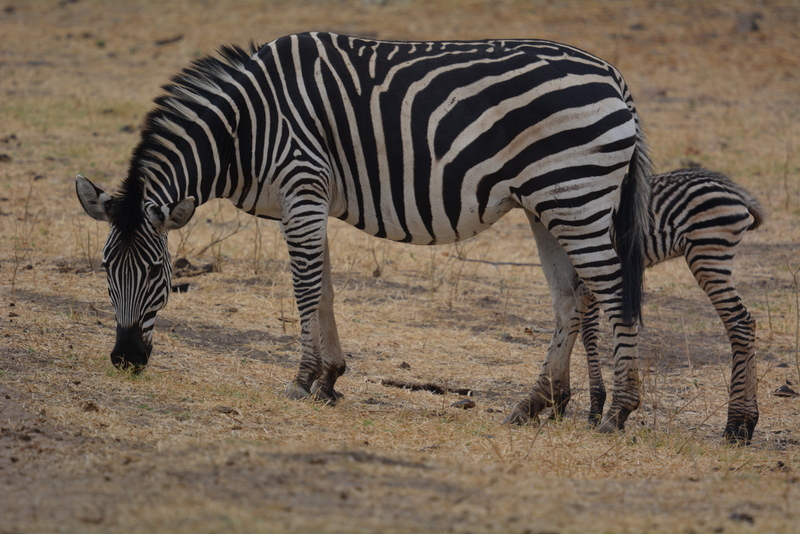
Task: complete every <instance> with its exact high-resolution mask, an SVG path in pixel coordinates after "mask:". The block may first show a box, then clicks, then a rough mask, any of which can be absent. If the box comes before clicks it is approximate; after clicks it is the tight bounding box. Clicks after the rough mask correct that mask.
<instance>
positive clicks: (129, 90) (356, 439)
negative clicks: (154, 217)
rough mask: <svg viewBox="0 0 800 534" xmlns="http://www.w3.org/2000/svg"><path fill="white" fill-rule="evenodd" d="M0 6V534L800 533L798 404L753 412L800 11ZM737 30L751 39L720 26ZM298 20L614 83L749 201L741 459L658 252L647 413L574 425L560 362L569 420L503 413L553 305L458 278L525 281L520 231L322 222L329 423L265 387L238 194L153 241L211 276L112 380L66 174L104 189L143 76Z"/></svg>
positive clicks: (789, 281)
mask: <svg viewBox="0 0 800 534" xmlns="http://www.w3.org/2000/svg"><path fill="white" fill-rule="evenodd" d="M7 6H8V7H7V8H6V9H5V10H4V11H3V12H2V13H0V39H1V40H2V42H3V43H7V46H6V47H4V49H3V50H2V51H0V92H1V94H2V98H3V105H2V106H0V154H7V155H8V156H9V157H10V158H11V161H10V162H2V163H0V183H2V190H1V191H2V192H1V193H0V273H2V275H1V276H0V284H2V288H3V289H2V306H3V308H2V309H3V313H2V314H1V315H2V317H0V324H2V336H3V337H2V345H0V403H1V404H0V479H2V480H3V484H2V485H0V502H2V503H3V505H2V507H0V508H2V512H0V532H52V531H65V532H193V533H196V532H221V531H225V532H281V531H293V532H318V531H330V532H351V531H353V532H409V531H452V532H481V531H498V532H565V533H566V532H726V533H728V532H750V531H754V530H757V531H759V532H794V531H796V529H797V526H796V525H797V520H798V507H797V504H796V503H797V499H798V491H800V487H799V486H798V480H800V479H799V478H798V475H797V471H798V469H800V456H799V454H800V445H799V444H800V441H798V440H800V437H798V432H797V428H798V426H799V425H800V405H799V404H798V402H800V400H797V399H793V398H781V397H777V396H773V395H771V392H772V391H774V390H775V389H776V388H777V387H778V386H780V385H782V384H784V383H785V382H786V381H787V380H788V381H791V382H792V383H793V384H795V385H796V384H797V383H798V378H800V377H798V370H797V363H796V362H797V357H798V356H797V355H798V347H797V341H796V335H797V317H798V311H797V300H796V299H797V291H798V290H797V285H796V284H795V283H794V281H793V278H792V273H793V272H794V271H795V270H796V269H797V268H798V267H799V266H800V218H798V213H800V180H798V174H799V171H800V160H799V159H798V142H799V140H800V137H798V128H799V126H798V120H797V119H798V113H800V97H798V95H800V91H798V88H800V86H799V85H798V77H797V76H798V75H797V73H798V72H800V68H798V67H799V65H798V59H797V56H796V50H797V48H798V46H800V34H799V33H798V30H797V28H798V22H800V10H799V9H798V8H797V6H796V5H795V4H793V3H791V2H783V3H781V2H764V3H762V4H759V7H758V8H753V7H752V6H751V4H750V3H749V2H744V1H741V2H737V1H732V2H726V3H724V4H723V3H719V4H715V5H705V4H704V5H698V4H697V3H696V2H672V3H667V4H660V3H654V2H646V1H638V0H631V1H626V2H616V3H611V4H601V3H588V4H583V3H580V2H564V3H552V4H551V3H544V2H535V3H528V2H521V1H520V2H514V1H506V2H484V1H478V0H469V1H465V2H452V1H449V2H448V1H446V0H433V1H427V2H415V1H410V2H405V1H400V0H396V1H393V0H389V1H387V2H368V1H355V0H353V1H349V2H330V3H328V2H322V1H316V2H305V3H302V4H299V3H298V2H271V3H265V2H255V1H246V2H235V3H234V2H208V3H190V2H169V3H164V2H152V1H141V2H127V3H125V4H124V5H122V4H114V5H113V7H112V5H111V4H109V3H105V2H100V1H99V0H94V1H93V0H79V1H77V2H61V3H57V2H55V1H52V2H50V1H48V2H44V1H38V2H37V1H33V2H25V3H24V4H23V3H19V4H7ZM754 12H758V13H760V14H761V18H759V19H756V20H755V22H756V23H757V25H758V26H759V29H758V30H757V31H745V30H737V26H739V25H740V24H744V25H745V27H746V26H747V25H746V24H745V23H746V22H747V20H748V18H747V17H748V14H751V13H754ZM742 21H744V22H742ZM308 29H321V30H335V31H339V32H342V33H353V34H360V35H368V36H370V35H371V36H376V37H380V38H409V39H418V38H422V39H425V38H442V39H448V38H460V39H469V38H478V37H497V36H503V37H542V38H550V39H554V40H558V41H563V42H569V43H570V44H574V45H577V46H581V47H583V48H586V49H588V50H590V51H592V52H594V53H597V54H598V55H600V56H601V57H605V58H607V59H609V60H611V61H612V62H614V63H615V64H616V65H617V66H618V67H619V68H620V69H621V70H622V71H623V73H624V74H625V75H626V79H627V81H628V83H629V84H630V86H631V87H632V89H633V91H634V94H635V96H636V97H637V104H638V106H639V109H640V112H641V114H642V116H643V117H644V120H645V121H646V126H647V131H648V135H649V140H650V145H651V147H652V150H653V156H654V160H655V162H656V166H657V168H658V170H667V169H671V168H675V167H678V166H681V165H684V164H686V163H687V162H689V161H694V162H698V163H701V164H703V165H705V166H708V167H710V168H713V169H718V170H720V171H723V172H726V173H729V174H731V175H732V176H733V177H734V178H735V179H736V180H737V181H738V182H740V183H742V184H743V185H745V186H746V187H748V188H750V189H751V190H753V191H754V192H755V193H756V194H757V195H758V196H759V197H760V198H761V199H762V201H763V203H764V204H765V205H766V206H767V207H768V208H769V210H770V212H771V217H770V220H769V222H768V224H767V225H766V226H765V227H764V228H763V229H759V230H757V231H755V232H752V233H751V235H748V236H747V238H746V239H745V241H744V243H743V245H742V247H741V249H740V253H739V256H738V257H737V275H738V280H739V282H738V284H739V289H740V292H741V293H742V295H743V297H744V299H745V302H746V303H747V304H748V306H749V307H750V309H751V311H752V312H753V314H754V315H755V316H756V319H757V321H758V324H759V333H758V344H759V345H758V348H759V354H760V362H759V375H760V376H761V383H760V386H759V396H760V406H761V414H762V415H761V421H760V422H759V425H758V427H757V429H756V437H755V440H754V443H753V445H752V446H750V447H748V448H735V447H726V446H723V445H722V443H721V439H720V435H721V432H722V428H723V426H724V421H725V410H726V405H725V403H726V400H727V391H726V384H727V381H728V380H729V373H730V370H729V363H728V361H729V358H730V356H729V347H728V345H727V340H726V338H725V335H724V330H723V329H722V326H721V324H720V322H719V319H718V318H717V317H716V314H715V313H714V311H713V308H712V307H711V305H710V304H709V303H708V301H707V299H706V297H705V295H704V294H703V293H702V291H701V290H700V289H699V288H698V287H697V286H696V284H695V282H694V280H693V278H692V277H691V274H690V273H689V271H688V270H687V269H686V267H685V265H683V264H682V263H681V262H679V261H676V262H672V263H668V264H665V265H661V266H658V267H656V268H654V269H652V270H651V271H649V273H648V277H647V300H646V316H645V319H646V323H647V328H646V330H645V332H644V333H643V336H642V345H641V349H640V352H641V356H642V363H641V366H642V369H643V377H644V387H645V403H644V405H643V407H642V408H641V409H640V410H639V411H638V412H636V413H635V414H634V415H633V416H632V417H631V420H630V423H629V430H628V431H627V432H626V433H625V434H621V435H615V436H604V435H599V434H597V433H595V432H593V431H591V430H589V429H588V428H587V427H586V425H585V423H584V421H585V419H586V416H587V408H588V385H587V380H586V373H585V364H584V357H585V356H584V354H583V351H582V350H581V349H576V354H575V358H574V362H573V369H572V375H573V391H574V398H573V401H572V403H571V405H570V407H569V410H568V413H567V418H566V419H565V420H564V421H560V422H555V423H551V422H548V423H546V424H544V425H542V426H532V427H527V428H514V427H508V426H504V425H502V424H501V423H500V421H501V420H502V418H503V415H504V413H505V412H507V411H508V409H509V407H510V406H511V405H512V404H513V402H514V401H515V400H516V399H518V398H519V397H520V396H522V395H524V394H525V391H526V390H527V388H528V387H529V386H530V385H531V384H532V382H533V380H534V378H535V376H536V374H537V373H538V366H539V364H540V362H541V360H542V358H543V357H544V353H545V350H546V348H547V344H548V342H549V336H550V334H549V331H550V328H551V322H552V318H551V314H550V304H549V295H548V292H547V286H546V283H545V281H544V278H543V275H542V273H541V271H540V270H538V269H537V268H536V267H530V266H528V267H526V266H510V265H509V266H494V265H490V264H486V263H479V262H465V261H462V259H461V258H465V257H466V258H469V259H474V260H493V261H497V260H499V261H504V262H516V263H523V264H524V263H532V262H536V261H537V258H536V252H535V246H534V244H533V240H532V239H530V236H529V230H528V229H527V224H526V223H525V220H524V217H523V216H522V215H521V214H518V213H512V214H510V215H509V216H508V217H506V218H505V219H504V220H502V221H501V222H500V223H499V224H497V225H496V226H495V227H493V228H492V229H490V230H488V231H487V232H485V233H484V234H482V235H481V236H478V238H476V239H474V240H471V241H468V242H465V243H463V244H461V245H458V246H450V247H441V248H423V247H413V246H404V245H399V244H396V243H388V242H383V241H379V240H375V239H373V238H370V237H367V236H365V235H364V234H362V233H359V232H358V231H356V230H354V229H352V228H350V227H347V226H346V225H343V224H340V223H339V222H338V221H331V226H330V232H329V236H330V239H331V244H332V257H333V262H334V281H335V283H336V287H337V305H336V309H337V314H338V315H337V320H338V322H339V327H340V334H341V338H342V341H343V345H344V349H345V352H346V353H347V354H348V363H349V366H350V369H349V372H348V374H347V375H345V376H344V377H343V378H342V379H341V383H340V388H341V390H342V391H343V392H344V393H345V394H346V399H345V400H344V401H343V402H342V403H341V405H340V406H337V407H336V408H327V407H323V406H319V405H316V404H314V403H310V402H290V401H288V400H286V399H284V398H283V397H282V396H281V394H280V392H281V391H282V388H283V384H284V383H285V382H286V381H288V380H289V379H290V378H291V377H292V375H293V373H294V370H295V367H296V365H297V361H298V342H297V332H298V324H297V312H296V310H295V309H294V303H293V301H292V292H291V287H290V283H289V274H288V270H287V258H286V252H285V246H284V245H283V243H282V240H281V237H280V233H279V232H278V230H277V229H276V228H275V226H274V225H271V224H265V223H264V222H263V221H262V222H260V223H257V222H256V221H255V220H253V219H251V218H249V217H247V216H245V215H243V214H240V213H238V212H236V210H234V209H233V208H232V207H231V206H230V205H228V204H224V203H211V204H209V205H206V206H203V207H201V208H200V209H199V210H198V213H197V216H196V217H195V220H194V222H193V223H192V224H191V226H190V227H189V228H187V229H184V230H182V231H181V232H180V233H176V235H174V236H173V237H172V241H171V246H172V248H173V251H174V253H175V254H176V255H178V254H179V255H181V256H186V257H188V258H189V259H190V261H191V262H192V263H193V264H195V265H203V264H207V263H214V265H215V266H216V268H217V270H216V272H213V273H207V274H203V275H200V276H196V277H191V278H184V279H181V280H178V281H181V282H188V283H191V284H192V286H193V290H192V291H189V292H188V293H185V294H176V295H174V296H173V298H172V299H171V302H170V305H169V306H168V308H167V309H166V310H164V312H162V313H161V314H160V315H159V320H158V324H157V333H156V351H155V353H154V357H153V359H152V365H151V367H150V369H149V370H148V371H147V372H146V373H144V374H143V375H141V376H131V375H128V374H125V373H121V372H118V371H116V370H114V369H113V368H112V366H111V364H110V362H109V359H108V352H109V349H110V346H111V343H112V336H113V326H114V320H113V314H112V312H111V309H110V305H109V303H108V298H107V296H106V294H105V281H104V277H103V275H102V273H100V272H98V271H97V264H98V260H99V253H100V248H101V247H102V244H103V242H104V239H105V228H104V226H103V225H99V224H97V223H95V222H94V221H91V220H90V219H89V218H88V217H86V216H85V215H84V214H83V212H82V210H81V208H80V206H79V204H78V202H77V201H76V200H75V198H74V185H73V177H74V175H75V174H76V173H77V172H81V173H83V174H85V175H87V176H89V177H90V178H91V179H93V180H96V181H97V183H99V184H101V185H103V186H107V187H113V185H114V184H116V183H118V181H119V179H120V178H121V177H122V176H123V175H124V172H125V170H126V162H127V158H128V157H129V154H130V152H131V149H132V148H133V146H134V145H135V143H136V141H137V136H136V134H135V128H136V127H137V126H138V124H139V123H140V121H141V120H142V117H143V116H144V114H145V113H146V112H147V110H148V109H149V107H150V101H151V99H152V98H153V97H154V96H156V95H157V94H158V86H159V85H160V84H162V83H164V82H165V81H166V80H167V79H168V77H169V76H170V75H171V74H172V73H174V72H175V71H176V70H177V69H179V68H180V67H182V66H183V65H185V64H186V63H187V62H188V61H189V60H190V59H191V58H193V57H197V56H198V55H199V54H205V53H210V52H211V51H213V49H214V48H215V47H216V46H217V45H218V44H220V43H226V42H237V43H244V42H246V40H247V39H249V38H251V37H252V38H254V39H255V40H257V41H267V40H269V39H272V38H275V37H278V36H280V35H284V34H287V33H291V32H294V31H302V30H308ZM177 36H182V38H181V39H180V40H177V41H174V42H172V43H168V44H162V45H159V44H156V41H159V40H170V39H172V38H175V37H177ZM131 129H133V130H134V132H130V131H129V130H131ZM215 241H217V242H216V243H214V242H215ZM377 271H380V276H378V277H376V276H374V274H375V273H376V272H377ZM606 344H607V343H606ZM606 348H608V347H606ZM607 375H608V373H607ZM381 378H392V379H396V380H405V381H412V382H436V383H438V384H441V385H443V386H447V387H453V388H469V389H471V390H473V392H474V393H473V399H474V400H475V401H476V404H477V406H476V408H474V409H471V410H461V409H458V408H454V407H452V406H451V404H452V403H453V402H455V401H456V400H458V399H459V398H460V397H459V396H458V395H454V394H450V395H445V396H440V395H434V394H432V393H428V392H419V391H407V390H400V389H396V388H390V387H386V386H383V385H381V384H380V380H381ZM795 388H796V387H795Z"/></svg>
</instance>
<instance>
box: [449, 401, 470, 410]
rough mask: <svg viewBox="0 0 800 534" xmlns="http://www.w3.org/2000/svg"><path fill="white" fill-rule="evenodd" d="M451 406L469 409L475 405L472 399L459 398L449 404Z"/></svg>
mask: <svg viewBox="0 0 800 534" xmlns="http://www.w3.org/2000/svg"><path fill="white" fill-rule="evenodd" d="M450 406H452V407H453V408H461V409H462V410H469V409H471V408H474V407H475V402H474V401H473V400H472V399H461V400H457V401H456V402H454V403H453V404H451V405H450Z"/></svg>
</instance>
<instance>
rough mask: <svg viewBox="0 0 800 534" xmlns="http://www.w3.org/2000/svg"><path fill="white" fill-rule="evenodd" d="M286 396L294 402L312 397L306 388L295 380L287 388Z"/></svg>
mask: <svg viewBox="0 0 800 534" xmlns="http://www.w3.org/2000/svg"><path fill="white" fill-rule="evenodd" d="M286 396H287V397H289V398H290V399H292V400H302V399H307V398H308V397H310V396H311V393H310V392H309V391H308V389H306V388H305V387H304V386H302V385H300V383H298V382H297V380H293V381H291V382H289V384H288V385H287V386H286Z"/></svg>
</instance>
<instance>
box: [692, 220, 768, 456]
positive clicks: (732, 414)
mask: <svg viewBox="0 0 800 534" xmlns="http://www.w3.org/2000/svg"><path fill="white" fill-rule="evenodd" d="M722 236H725V234H724V233H722V231H721V229H718V230H717V235H716V237H717V241H716V242H719V240H720V238H721V237H722ZM725 237H726V240H725V242H726V243H727V246H726V247H725V248H724V249H722V250H720V248H719V245H717V246H714V245H703V244H702V243H701V244H698V245H695V246H692V247H687V253H686V263H687V264H688V265H689V268H690V269H691V271H692V274H693V275H694V277H695V279H696V280H697V283H698V285H699V286H700V287H701V288H702V289H703V291H705V293H706V295H708V298H709V300H710V301H711V303H712V304H713V305H714V308H715V309H716V310H717V314H718V315H719V318H720V319H721V320H722V323H723V324H724V325H725V331H726V332H727V334H728V341H730V344H731V353H732V358H731V382H730V400H729V402H728V421H727V423H726V425H725V431H724V432H723V439H724V440H725V441H727V442H728V443H732V444H740V445H747V444H749V443H750V440H751V439H752V438H753V431H754V430H755V427H756V424H757V423H758V401H757V398H756V389H757V386H758V380H757V377H756V369H755V357H756V346H755V343H756V321H755V319H754V318H753V316H752V315H750V312H749V311H747V308H746V307H745V305H744V303H743V302H742V299H741V297H740V296H739V292H738V291H736V286H735V285H734V281H733V273H732V263H731V261H730V258H732V257H733V250H734V248H735V246H736V245H737V244H738V243H739V240H740V239H741V235H740V234H737V233H735V232H731V235H728V236H725ZM698 241H699V239H698Z"/></svg>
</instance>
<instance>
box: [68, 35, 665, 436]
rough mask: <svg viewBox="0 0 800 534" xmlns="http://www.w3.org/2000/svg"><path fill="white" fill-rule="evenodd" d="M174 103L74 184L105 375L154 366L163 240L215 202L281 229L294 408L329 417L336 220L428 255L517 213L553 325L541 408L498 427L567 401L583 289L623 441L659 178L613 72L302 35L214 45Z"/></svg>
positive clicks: (479, 49) (613, 423) (591, 60)
mask: <svg viewBox="0 0 800 534" xmlns="http://www.w3.org/2000/svg"><path fill="white" fill-rule="evenodd" d="M165 91H166V94H165V95H164V96H161V97H159V98H158V99H156V101H155V102H156V107H155V109H154V110H153V111H152V112H151V113H150V114H149V115H148V117H147V119H146V123H145V127H144V129H143V131H142V134H141V140H140V142H139V145H138V146H137V147H136V149H135V150H134V152H133V156H132V158H131V162H130V166H129V170H128V174H127V177H126V178H125V179H124V181H123V182H122V186H121V188H120V191H119V193H117V194H116V195H113V196H112V195H110V194H108V193H106V192H105V191H103V190H102V189H100V188H98V187H96V186H95V185H94V184H92V183H91V182H90V181H89V180H88V179H86V178H84V177H82V176H78V178H77V180H76V189H77V195H78V198H79V199H80V202H81V204H82V206H83V208H84V209H85V211H86V212H87V213H88V214H89V215H90V216H92V217H93V218H95V219H97V220H102V221H108V222H109V223H110V230H109V234H108V238H107V241H106V245H105V247H104V249H103V263H104V265H105V266H106V268H107V282H108V288H109V295H110V296H111V301H112V304H113V306H114V310H115V313H116V321H117V336H116V343H115V345H114V348H113V350H112V352H111V359H112V361H113V363H114V364H115V365H117V366H120V367H128V366H129V367H133V368H135V369H141V368H143V367H144V366H145V365H146V364H147V362H148V358H149V356H150V353H151V351H152V334H153V325H154V322H155V316H156V313H157V312H158V311H159V310H160V309H162V308H163V307H164V306H165V305H166V302H167V297H168V295H169V281H170V280H169V278H170V261H169V252H168V250H167V233H168V232H169V231H170V230H172V229H175V228H180V227H181V226H183V225H184V224H186V223H187V222H188V221H189V219H190V218H191V217H192V215H193V213H194V210H195V207H196V206H198V205H200V204H203V203H205V202H208V201H209V200H211V199H213V198H227V199H228V200H230V201H231V202H232V203H233V204H234V205H236V206H237V207H238V208H240V209H242V210H243V211H245V212H247V213H250V214H253V215H256V216H258V217H264V218H268V219H274V220H277V221H279V223H280V226H281V230H282V231H283V235H284V237H285V239H286V243H287V247H288V251H289V260H290V266H291V273H292V282H293V286H294V292H295V298H296V301H297V307H298V310H299V316H300V322H301V345H302V355H301V359H300V365H299V369H298V372H297V375H296V377H295V379H294V380H293V381H292V382H291V383H290V384H289V386H288V387H287V394H288V396H289V397H291V398H305V397H309V396H313V397H315V398H318V399H322V400H325V401H327V402H331V403H333V402H336V401H337V400H338V398H339V395H338V394H337V392H336V391H335V389H334V384H335V382H336V380H337V379H338V377H339V376H340V375H341V374H342V373H344V371H345V368H346V366H345V361H344V355H343V353H342V349H341V345H340V342H339V336H338V333H337V329H336V321H335V319H334V314H333V298H334V297H333V287H332V285H331V266H330V259H329V249H328V243H327V237H326V221H327V219H328V217H329V216H331V217H337V218H339V219H341V220H344V221H346V222H348V223H350V224H352V225H353V226H355V227H356V228H359V229H361V230H363V231H365V232H367V233H369V234H371V235H374V236H377V237H383V238H387V239H392V240H395V241H402V242H409V243H415V244H420V245H434V244H439V243H452V242H455V241H459V240H462V239H467V238H469V237H472V236H474V235H476V234H477V233H479V232H481V231H483V230H485V229H486V228H488V227H489V226H490V225H492V224H493V223H494V222H495V221H497V220H498V219H500V217H502V216H503V215H504V214H506V213H507V212H508V211H510V210H511V209H514V208H522V209H524V210H525V212H526V214H527V216H528V219H529V221H530V226H531V229H532V231H533V234H534V237H535V239H536V242H537V244H538V249H539V251H540V254H541V255H542V259H543V261H542V263H543V264H544V271H545V274H546V276H547V280H548V283H549V285H550V290H551V295H552V298H553V309H554V312H555V315H556V325H557V328H556V333H555V334H554V336H553V341H552V343H551V345H550V348H549V349H548V352H547V355H546V359H545V363H544V365H543V368H542V370H541V373H540V375H539V378H538V379H537V381H536V383H535V384H534V387H533V391H532V393H531V394H530V396H529V397H528V398H526V399H524V400H522V401H521V402H520V403H519V404H518V405H517V406H516V408H515V409H514V411H513V413H512V414H511V416H510V417H509V420H510V421H512V422H516V423H525V422H527V421H529V420H530V418H531V417H532V416H534V415H536V414H537V413H538V412H540V411H541V410H542V409H544V408H545V407H547V406H549V405H551V404H552V402H553V399H554V398H559V396H563V395H564V394H565V392H567V391H568V388H569V375H568V369H569V367H568V365H565V364H568V362H569V356H570V354H569V352H570V350H571V348H572V345H571V344H568V343H567V336H568V335H569V332H568V331H567V330H565V328H564V326H565V325H567V324H568V321H569V319H570V318H571V317H572V316H573V315H574V313H575V310H577V308H578V305H579V303H578V302H577V300H576V299H574V298H573V289H574V287H575V286H576V284H577V282H578V280H582V281H583V283H585V284H586V286H587V287H588V288H589V289H590V290H591V291H592V292H593V293H594V294H595V295H597V296H598V302H599V305H600V306H601V307H602V308H603V310H604V311H605V313H606V316H607V317H608V318H609V320H610V322H611V325H612V332H613V337H614V356H615V361H616V368H617V370H616V372H615V381H614V397H613V400H612V403H611V406H610V407H609V411H608V414H607V417H606V420H605V421H604V422H603V425H602V427H601V429H602V430H606V431H612V430H615V429H620V428H623V426H624V423H625V419H626V418H627V416H628V414H629V413H630V412H631V411H633V410H635V409H636V408H637V407H638V406H639V388H638V370H637V367H636V360H635V351H636V334H637V327H636V322H637V319H638V316H639V311H640V299H641V283H642V276H643V265H642V254H641V251H642V250H643V247H644V243H643V240H644V238H645V237H644V236H645V233H646V228H647V217H648V216H649V215H648V210H647V206H648V205H649V200H648V199H649V181H648V179H647V177H648V175H649V173H650V171H649V168H650V165H649V158H648V155H647V148H646V146H645V143H644V139H643V136H642V133H641V130H640V127H639V119H638V116H637V114H636V109H635V107H634V104H633V100H632V98H631V95H630V92H629V90H628V88H627V86H626V84H625V82H624V80H623V78H622V76H621V75H620V73H619V72H618V71H617V70H616V69H615V68H614V67H612V66H611V65H609V64H608V63H606V62H605V61H603V60H601V59H598V58H596V57H594V56H592V55H590V54H587V53H586V52H583V51H581V50H578V49H576V48H573V47H570V46H567V45H561V44H557V43H553V42H549V41H538V40H488V41H473V42H463V41H457V42H394V41H374V40H367V39H359V38H355V37H347V36H341V35H335V34H331V33H306V34H299V35H289V36H286V37H282V38H279V39H276V40H275V41H272V42H270V43H268V44H267V45H265V46H263V47H261V48H256V47H251V50H249V51H245V50H243V49H241V48H237V47H225V48H223V49H221V52H220V57H218V58H215V57H207V58H204V59H200V60H197V61H195V62H194V63H193V64H192V65H191V66H190V67H188V68H186V69H185V70H183V71H182V72H180V73H179V74H178V75H177V76H175V77H174V78H173V80H172V83H171V84H169V85H167V86H165ZM572 341H573V342H574V336H573V338H572ZM553 392H555V395H554V394H553Z"/></svg>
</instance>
